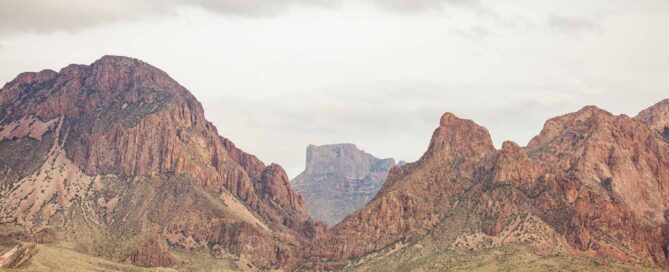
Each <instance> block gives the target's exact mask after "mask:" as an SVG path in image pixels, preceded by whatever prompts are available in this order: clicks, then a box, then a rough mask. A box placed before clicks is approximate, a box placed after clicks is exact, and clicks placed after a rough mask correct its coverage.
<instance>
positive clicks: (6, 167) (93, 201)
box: [0, 56, 325, 269]
mask: <svg viewBox="0 0 669 272" xmlns="http://www.w3.org/2000/svg"><path fill="white" fill-rule="evenodd" d="M0 146H1V147H2V149H0V157H1V158H2V159H0V173H3V174H2V175H0V222H2V223H8V224H16V225H18V226H20V227H21V228H24V229H25V230H26V231H29V232H32V233H37V232H40V231H42V230H44V229H50V228H58V229H59V231H62V232H63V233H74V232H76V230H79V229H81V228H86V229H87V230H93V231H90V232H86V233H88V234H89V235H88V236H85V237H84V236H81V237H79V236H68V235H65V234H64V236H63V237H64V239H68V240H70V241H72V242H73V243H75V244H77V245H80V246H81V248H86V249H90V251H89V252H85V253H89V254H93V255H100V254H103V255H104V254H108V255H110V256H107V257H110V258H113V259H120V260H130V261H133V262H136V263H137V264H140V265H167V266H169V265H173V264H174V263H172V262H171V260H172V258H171V257H170V256H171V255H170V254H171V253H169V252H168V251H169V250H170V249H173V248H186V249H188V250H192V251H206V252H208V253H207V254H213V255H218V256H222V257H225V258H228V259H229V260H230V261H231V262H232V263H235V262H237V261H238V260H234V258H233V259H230V258H231V256H236V257H237V258H239V257H240V256H244V259H245V260H247V261H249V262H250V263H249V264H248V266H247V264H244V266H245V267H244V269H246V268H249V267H254V266H255V267H259V268H265V269H269V268H278V267H279V266H281V265H284V264H285V262H287V261H288V257H289V256H290V255H291V254H292V252H294V251H295V250H296V247H298V246H299V245H301V244H303V243H306V241H308V240H309V239H310V238H311V237H313V236H315V235H318V233H320V232H322V230H323V229H324V228H325V226H324V225H323V224H322V223H318V222H314V221H311V220H310V219H309V217H308V215H307V213H306V208H305V206H304V201H303V200H302V198H301V197H300V195H299V194H297V193H295V192H294V191H293V190H292V189H291V188H290V185H289V181H288V177H287V175H286V173H285V171H284V170H283V169H282V168H281V167H280V166H279V165H276V164H271V165H269V166H266V165H265V164H264V163H263V162H262V161H260V160H259V159H258V158H257V157H255V156H253V155H251V154H248V153H245V152H243V151H242V150H240V149H238V148H236V147H235V145H234V144H233V143H232V142H231V141H230V140H228V139H226V138H224V137H221V136H219V135H218V132H217V130H216V128H215V127H214V126H213V125H212V124H211V123H209V122H208V121H207V120H206V119H205V117H204V111H203V109H202V106H201V105H200V103H199V102H198V101H197V100H196V99H195V97H193V96H192V95H191V93H190V92H189V91H188V90H186V89H185V88H184V87H182V86H181V85H179V84H178V83H177V82H176V81H175V80H173V79H172V78H170V77H169V76H168V75H167V74H166V73H165V72H163V71H161V70H160V69H157V68H155V67H153V66H151V65H149V64H147V63H144V62H142V61H140V60H137V59H133V58H127V57H120V56H105V57H102V58H101V59H99V60H97V61H95V62H94V63H92V64H90V65H70V66H67V67H65V68H63V69H61V70H60V72H58V73H56V72H54V71H50V70H45V71H42V72H39V73H23V74H21V75H19V76H18V77H17V78H16V79H15V80H13V81H11V82H10V83H8V84H6V85H5V87H3V88H2V89H0ZM15 150H21V152H22V153H25V154H28V156H27V157H24V156H23V154H17V153H16V152H14V151H15ZM54 218H58V219H59V220H61V221H58V222H60V223H59V225H57V226H55V225H53V224H54V222H56V221H54ZM73 222H84V223H73ZM119 222H122V223H121V226H119V224H118V223H119ZM127 226H131V227H132V231H127V230H128V229H127V228H126V227H127ZM109 237H113V238H109ZM146 237H154V238H152V239H153V240H151V241H149V242H145V238H146ZM109 239H111V240H123V241H131V242H129V243H128V244H127V245H125V246H124V247H122V248H118V246H119V245H118V244H114V243H102V242H101V241H102V240H104V241H108V240H109ZM251 241H252V242H251ZM165 242H166V244H167V245H169V247H167V246H166V247H164V248H163V247H162V246H161V245H163V244H164V243H165ZM88 243H92V244H88ZM249 243H252V244H253V247H248V246H247V245H248V244H249ZM212 245H214V246H212ZM110 248H114V250H109V249H110ZM156 248H160V249H161V252H156V250H155V249H156ZM105 252H113V253H105ZM133 252H134V253H133ZM152 253H155V254H158V255H156V256H153V255H151V254H152ZM154 257H155V258H154Z"/></svg>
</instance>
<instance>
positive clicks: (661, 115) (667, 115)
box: [634, 99, 669, 142]
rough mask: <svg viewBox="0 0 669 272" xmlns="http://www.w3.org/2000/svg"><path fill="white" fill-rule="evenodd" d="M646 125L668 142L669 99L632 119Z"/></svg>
mask: <svg viewBox="0 0 669 272" xmlns="http://www.w3.org/2000/svg"><path fill="white" fill-rule="evenodd" d="M634 118H636V119H637V120H639V121H641V122H643V123H644V124H646V125H648V126H649V127H650V128H651V129H652V130H653V131H655V132H657V133H660V134H661V135H662V137H663V138H664V140H665V141H667V142H669V99H665V100H662V101H660V102H659V103H657V104H655V105H653V106H652V107H650V108H648V109H645V110H643V111H641V112H639V114H638V115H637V116H636V117H634Z"/></svg>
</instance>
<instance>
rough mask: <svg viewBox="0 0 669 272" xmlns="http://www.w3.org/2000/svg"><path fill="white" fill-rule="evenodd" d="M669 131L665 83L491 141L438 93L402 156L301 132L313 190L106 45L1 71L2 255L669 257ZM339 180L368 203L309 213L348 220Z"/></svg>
mask: <svg viewBox="0 0 669 272" xmlns="http://www.w3.org/2000/svg"><path fill="white" fill-rule="evenodd" d="M435 125H437V122H436V118H435ZM667 131H669V100H663V101H661V102H659V103H657V104H655V105H653V106H652V107H650V108H648V109H646V110H643V111H642V112H641V113H639V115H638V116H636V117H628V116H625V115H619V116H616V115H613V114H611V113H609V112H607V111H605V110H602V109H599V108H597V107H594V106H588V107H585V108H583V109H581V110H579V111H577V112H574V113H568V114H565V115H562V116H558V117H555V118H552V119H550V120H548V121H547V122H546V123H545V125H544V128H543V130H542V131H541V132H540V133H539V134H538V135H537V136H536V137H534V138H533V139H532V140H531V141H530V143H529V144H528V145H527V146H525V147H521V146H519V145H518V144H516V143H513V142H510V141H508V142H505V143H504V144H503V145H502V147H501V149H499V150H497V149H496V148H495V147H494V146H493V144H492V140H491V139H490V135H489V133H488V131H487V130H486V129H485V128H483V127H481V126H479V125H477V124H476V123H475V122H474V121H471V120H466V119H461V118H459V117H457V116H455V115H453V114H451V113H445V114H443V116H442V117H441V119H440V120H439V123H438V126H437V129H436V130H435V131H434V133H433V135H432V138H431V140H430V143H429V146H428V147H427V151H426V152H425V153H424V155H423V156H422V157H421V158H420V159H419V160H418V161H416V162H412V163H408V164H405V165H400V166H395V167H392V165H394V161H392V160H379V159H376V158H374V157H373V156H371V155H369V154H366V153H364V152H362V151H360V150H357V148H355V146H353V145H331V146H321V147H316V146H311V147H309V148H308V159H307V166H306V169H305V172H304V173H303V174H302V175H300V177H298V178H296V179H295V180H294V181H293V184H295V187H296V188H297V190H300V191H303V192H305V196H306V197H307V198H308V201H306V204H305V200H304V199H303V197H302V196H301V195H300V194H299V193H296V192H295V191H294V190H293V188H291V183H290V182H289V180H288V177H287V176H286V174H285V171H283V169H282V168H281V166H279V165H276V164H270V165H266V164H265V163H263V162H262V161H261V160H259V159H258V158H256V157H255V156H253V155H251V154H248V153H245V152H244V151H242V150H240V149H238V148H236V147H235V145H234V144H233V143H232V142H231V141H230V140H228V139H226V138H224V137H222V136H220V135H218V132H217V130H216V128H215V127H214V126H213V125H212V124H211V123H209V122H208V121H207V120H206V119H205V118H204V112H203V109H202V107H201V106H200V103H199V102H198V101H197V100H196V99H195V97H193V96H192V95H191V94H190V92H189V91H188V90H186V89H185V88H183V87H182V86H180V85H179V84H178V83H177V82H176V81H174V80H173V79H171V78H170V77H169V76H168V75H167V74H166V73H165V72H163V71H161V70H159V69H157V68H155V67H153V66H151V65H149V64H146V63H144V62H142V61H139V60H136V59H132V58H127V57H117V56H105V57H102V58H101V59H99V60H97V61H95V62H94V63H92V64H91V65H70V66H68V67H65V68H63V69H62V70H60V71H59V72H55V71H50V70H44V71H41V72H38V73H33V72H28V73H22V74H20V75H18V76H17V77H16V78H15V79H14V80H12V81H10V82H9V83H7V84H6V85H5V86H4V87H2V89H0V223H1V224H0V250H1V251H0V266H4V267H9V268H18V269H38V268H44V267H46V268H50V269H56V270H59V269H61V270H66V268H75V267H79V266H81V267H85V268H81V269H82V270H94V269H98V270H130V269H137V267H133V266H131V265H134V266H143V267H167V268H169V269H176V270H193V271H201V270H223V269H237V270H266V269H283V270H287V271H293V270H298V271H311V270H331V269H335V270H336V269H342V270H372V271H415V270H418V269H420V270H422V271H439V270H445V269H449V268H453V267H465V269H466V268H467V267H469V268H472V267H480V265H481V264H485V265H487V266H481V267H490V266H491V265H492V266H493V267H492V268H493V269H494V268H498V269H499V268H504V267H509V266H510V267H511V268H512V269H514V268H516V269H517V268H519V267H521V268H527V269H530V270H537V269H546V270H553V269H572V270H573V269H575V270H586V269H588V270H605V271H608V270H614V269H620V270H641V269H662V268H664V269H666V268H667V267H669V260H668V258H667V252H669V248H668V247H667V245H669V225H668V222H667V218H668V217H669V216H668V214H669V142H668V141H667V135H668V133H667ZM426 140H427V139H426ZM277 144H280V143H277ZM391 167H392V168H391ZM389 168H390V172H389V173H388V176H387V178H385V181H383V182H381V180H382V178H381V177H382V176H384V175H385V172H386V170H387V169H389ZM314 181H315V182H314ZM323 184H326V185H327V186H333V188H334V190H332V189H331V188H328V187H327V186H325V187H323V186H322V185H323ZM349 185H355V186H352V187H348V186H349ZM378 186H380V189H378V192H376V190H377V189H376V188H379V187H378ZM321 189H328V190H329V191H327V192H326V193H322V191H318V190H321ZM369 198H371V200H370V201H367V200H369ZM341 200H349V201H348V202H350V203H352V204H355V205H351V206H361V207H360V208H359V209H357V210H356V211H354V212H352V214H350V215H348V216H346V217H345V218H344V219H343V220H342V221H341V222H340V223H338V224H336V225H335V226H333V227H332V228H330V229H327V226H326V225H325V224H324V223H321V222H318V221H316V220H313V219H311V218H310V217H309V213H308V212H307V211H308V210H309V211H311V212H310V213H311V214H312V215H314V216H318V217H320V216H321V215H318V213H319V212H321V213H323V214H324V215H323V218H325V219H326V220H331V221H330V222H334V221H338V219H339V218H341V217H342V216H343V214H347V213H349V212H351V210H352V209H353V207H341V206H340V205H341V204H340V202H338V201H341ZM312 201H313V203H318V201H320V203H321V205H323V207H309V206H308V205H309V204H310V203H312ZM363 202H367V203H366V204H364V205H363ZM316 205H317V204H316ZM333 207H334V208H336V209H341V211H338V212H332V210H334V209H332V210H330V209H331V208H333ZM310 209H314V210H310ZM53 256H56V257H55V259H57V260H54V257H53ZM72 256H77V257H76V258H72ZM63 267H65V268H63ZM533 268H536V269H533Z"/></svg>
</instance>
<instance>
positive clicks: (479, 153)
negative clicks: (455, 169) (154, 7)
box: [423, 113, 495, 159]
mask: <svg viewBox="0 0 669 272" xmlns="http://www.w3.org/2000/svg"><path fill="white" fill-rule="evenodd" d="M494 150H495V147H494V145H493V143H492V139H491V138H490V134H489V133H488V130H487V129H485V128H484V127H482V126H479V125H477V124H476V123H474V122H473V121H471V120H468V119H460V118H458V117H457V116H455V115H454V114H452V113H445V114H444V115H442V116H441V119H440V121H439V128H437V129H436V130H435V131H434V133H433V134H432V139H431V140H430V146H429V147H428V150H427V152H426V153H425V155H424V156H423V157H424V158H427V157H434V156H437V157H441V158H449V157H450V158H451V159H457V158H458V157H477V158H481V157H483V156H484V155H485V154H487V153H490V152H493V151H494Z"/></svg>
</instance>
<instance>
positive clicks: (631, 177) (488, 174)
mask: <svg viewBox="0 0 669 272" xmlns="http://www.w3.org/2000/svg"><path fill="white" fill-rule="evenodd" d="M661 104H662V103H661ZM656 107H657V105H656ZM650 111H651V112H653V113H654V114H653V115H654V116H656V117H653V118H646V117H637V118H636V119H635V118H630V117H627V116H624V115H621V116H614V115H612V114H610V113H608V112H606V111H604V110H601V109H598V108H596V107H592V106H589V107H585V108H583V109H582V110H580V111H578V112H575V113H570V114H567V115H563V116H560V117H556V118H553V119H551V120H549V121H547V122H546V124H545V126H544V128H543V130H542V131H541V133H540V134H539V135H537V136H536V137H534V138H533V139H532V140H531V141H530V143H529V144H528V146H527V147H524V148H523V147H520V146H518V145H517V144H515V143H513V142H505V143H504V144H503V145H502V148H501V150H496V149H495V148H494V147H493V144H492V141H491V139H490V136H489V135H488V132H487V131H486V129H485V128H483V127H480V126H478V125H476V124H475V123H473V122H472V121H469V120H463V119H459V118H457V117H455V116H454V115H452V114H450V113H446V114H444V115H443V116H442V118H441V121H440V126H439V128H437V129H436V130H435V132H434V134H433V136H432V140H431V142H430V145H429V147H428V150H427V151H426V152H425V154H424V155H423V156H422V157H421V159H420V160H418V161H417V162H414V163H409V164H406V165H404V166H401V167H395V168H393V169H392V170H391V171H390V174H389V175H388V178H387V180H386V182H385V184H384V185H383V187H382V188H381V190H380V191H379V192H378V194H377V195H376V197H375V198H374V199H373V200H372V201H371V202H369V203H368V204H367V205H365V207H363V208H362V209H360V210H358V211H356V212H355V213H353V214H351V215H350V216H348V217H346V218H345V219H344V220H343V221H342V222H341V223H339V224H338V225H336V226H335V227H333V228H332V229H330V230H328V231H327V232H326V233H325V234H324V235H322V236H320V237H318V238H317V239H316V240H315V241H314V242H313V243H312V244H310V245H309V246H307V247H305V248H303V250H302V252H301V258H302V260H303V261H302V265H301V266H298V267H296V268H297V269H337V268H343V267H349V268H352V267H356V266H364V264H365V263H369V258H372V257H373V256H376V257H375V258H384V256H387V255H389V254H399V255H396V257H393V258H403V256H405V255H402V254H405V253H406V252H413V253H412V254H418V255H415V256H425V255H426V254H427V255H429V254H436V253H438V252H449V251H453V250H458V249H464V250H479V249H486V248H494V247H503V246H509V245H518V246H523V247H528V248H530V249H531V250H532V252H536V253H540V254H545V255H560V256H563V255H566V256H575V257H591V258H599V257H603V258H613V259H618V260H620V261H625V262H638V263H642V264H645V265H658V266H664V267H667V266H669V262H668V261H667V254H666V252H668V251H669V250H668V248H667V244H669V242H668V241H669V237H668V236H667V233H669V232H668V231H666V229H668V228H667V216H666V214H668V212H667V211H668V205H669V191H668V190H667V188H669V145H668V144H667V143H666V142H664V141H663V139H662V138H661V137H659V135H660V134H658V133H657V132H658V131H659V130H658V129H657V128H659V127H661V124H662V122H663V121H659V120H662V119H661V118H660V117H657V116H658V115H659V114H658V112H660V111H657V110H653V109H651V110H650ZM644 112H648V111H644ZM640 116H647V115H646V114H643V112H642V114H640ZM640 120H641V121H640ZM648 120H652V121H650V122H649V121H648ZM664 120H666V119H664ZM651 124H660V125H657V126H653V125H651ZM383 252H385V253H383ZM397 252H400V253H397ZM416 252H418V253H416ZM426 252H431V253H426ZM406 254H409V253H406ZM421 254H422V255H421ZM398 256H399V257H398ZM411 256H414V255H411ZM411 258H413V257H411ZM411 258H409V257H406V258H405V259H407V260H410V259H411ZM377 261H378V260H377ZM388 269H391V270H392V269H394V268H392V267H388Z"/></svg>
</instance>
